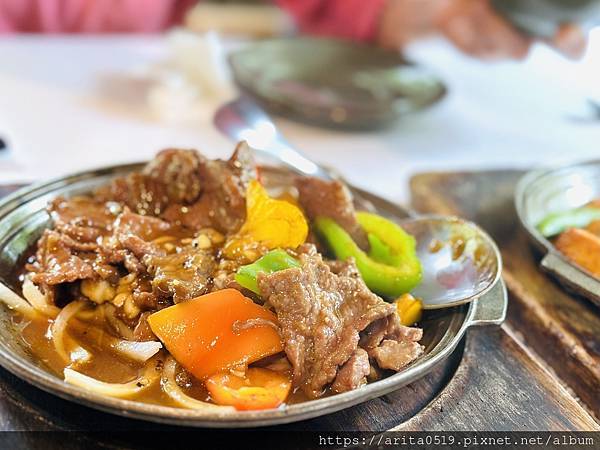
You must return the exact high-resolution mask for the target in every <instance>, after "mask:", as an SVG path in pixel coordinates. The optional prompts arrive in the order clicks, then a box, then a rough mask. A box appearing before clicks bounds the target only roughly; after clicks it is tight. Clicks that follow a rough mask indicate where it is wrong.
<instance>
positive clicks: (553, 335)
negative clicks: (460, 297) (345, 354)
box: [0, 171, 600, 448]
mask: <svg viewBox="0 0 600 450" xmlns="http://www.w3.org/2000/svg"><path fill="white" fill-rule="evenodd" d="M520 175H521V173H519V172H512V171H495V172H485V173H451V174H421V175H417V176H415V177H413V179H412V180H411V190H412V194H413V206H414V207H415V208H416V209H417V210H419V211H422V212H436V213H443V214H457V215H461V216H463V217H466V218H468V219H472V220H475V221H477V222H478V223H480V224H481V225H482V226H483V227H484V228H486V229H487V230H488V231H489V232H490V233H491V234H492V235H493V236H494V238H495V239H496V240H497V242H498V243H499V245H500V247H501V250H502V254H503V257H504V264H505V273H504V278H505V281H506V282H507V285H508V287H509V290H510V304H509V309H508V319H507V321H506V323H505V324H504V325H502V326H501V327H484V328H475V329H471V330H470V331H469V332H468V334H467V336H466V338H465V339H464V340H463V342H462V344H461V345H460V346H459V348H458V349H457V350H456V351H455V352H454V354H453V355H452V356H451V357H450V358H449V359H448V360H447V361H446V362H445V363H444V364H442V365H441V366H440V367H438V368H437V369H436V370H435V371H433V372H431V373H430V374H429V375H427V376H426V377H424V378H423V379H421V380H419V381H417V382H415V383H413V384H411V385H409V386H407V387H405V388H403V389H400V390H398V391H396V392H394V393H392V394H390V395H387V396H385V397H382V398H378V399H374V400H371V401H369V402H367V403H364V404H362V405H358V406H356V407H354V408H351V409H349V410H346V411H342V412H339V413H336V414H332V415H329V416H326V417H322V418H318V419H312V420H308V421H305V422H300V423H296V424H290V425H285V426H280V427H276V428H272V429H271V430H274V431H290V430H322V431H328V432H335V431H348V430H362V431H385V430H399V431H417V430H447V431H452V430H474V431H475V430H498V431H509V430H556V431H558V430H594V431H600V424H599V422H598V418H599V417H600V398H599V393H600V310H598V308H596V307H594V306H593V305H592V304H590V303H589V302H587V301H585V300H583V299H579V298H574V297H571V296H569V295H568V294H566V293H565V292H563V291H562V290H561V288H560V287H559V286H558V285H556V284H555V283H554V282H552V281H551V280H550V279H549V278H548V277H547V276H546V275H544V274H542V273H541V272H540V271H539V270H538V268H537V259H536V258H537V256H536V255H535V254H533V253H532V250H531V247H530V246H529V245H528V243H527V242H526V238H525V236H524V234H523V233H522V232H521V231H520V230H519V228H518V226H517V224H516V216H515V213H514V209H513V207H512V189H513V187H514V184H515V181H516V180H517V179H518V177H519V176H520ZM13 189H14V187H13V186H6V187H3V188H0V195H4V194H6V193H7V192H9V191H11V190H13ZM0 430H22V431H51V430H58V431H60V430H80V431H86V432H90V431H96V432H100V433H95V434H92V435H85V434H77V435H76V440H75V441H74V442H73V445H75V446H76V447H77V446H83V445H88V443H93V444H98V443H101V444H102V445H105V446H108V447H114V446H116V447H123V446H125V447H129V446H132V447H134V446H136V444H139V443H140V439H144V437H143V436H144V433H130V434H128V435H121V436H119V437H114V436H111V434H110V433H107V432H108V431H115V430H121V431H125V430H126V431H133V432H136V431H144V430H154V431H157V430H158V431H173V430H176V431H177V432H180V431H181V429H179V428H177V427H171V426H159V425H156V424H150V423H145V422H141V421H137V420H132V419H124V418H121V417H116V416H112V415H109V414H105V413H102V412H98V411H94V410H91V409H88V408H85V407H82V406H79V405H76V404H73V403H70V402H67V401H64V400H61V399H58V398H56V397H54V396H52V395H49V394H46V393H44V392H42V391H40V390H38V389H36V388H34V387H31V386H29V385H27V384H26V383H24V382H23V381H21V380H19V379H16V378H15V377H14V376H12V375H11V374H9V373H8V372H6V371H4V370H0ZM32 436H35V435H31V434H30V433H29V434H28V433H25V434H18V435H14V436H13V439H14V440H15V443H17V444H20V445H24V443H25V445H26V443H27V442H29V441H30V440H31V439H34V438H32ZM52 436H55V435H54V434H53V435H52ZM59 436H60V435H59ZM237 436H239V435H237ZM43 439H44V441H43V442H44V444H45V445H44V447H45V448H64V447H65V441H64V439H54V438H53V439H50V440H49V439H48V438H47V437H45V438H43ZM146 439H147V436H146ZM146 442H147V441H146Z"/></svg>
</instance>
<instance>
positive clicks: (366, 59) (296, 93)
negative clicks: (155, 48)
mask: <svg viewBox="0 0 600 450" xmlns="http://www.w3.org/2000/svg"><path fill="white" fill-rule="evenodd" d="M229 61H230V64H231V67H232V70H233V75H234V79H235V81H236V83H237V84H238V85H239V86H240V88H241V89H242V91H244V92H245V93H246V94H248V95H250V96H252V97H254V98H255V99H256V100H257V101H259V102H260V103H262V105H263V106H265V107H266V108H267V109H269V110H271V111H273V112H275V113H279V114H283V115H286V116H289V117H291V118H294V119H298V120H301V121H304V122H309V123H312V124H316V125H322V126H328V127H335V128H347V129H371V128H380V127H382V126H385V125H389V124H391V123H392V122H393V121H394V120H396V119H397V118H398V117H400V116H402V115H404V114H407V113H411V112H413V111H416V110H420V109H423V108H425V107H427V106H430V105H432V104H434V103H436V102H437V101H438V100H440V99H441V98H442V97H443V96H444V94H445V93H446V87H445V86H444V84H443V83H442V82H441V81H440V79H438V78H437V77H436V76H435V75H433V74H432V73H431V72H429V71H428V70H426V69H425V68H422V67H419V66H416V65H414V64H412V63H410V62H408V61H406V60H405V59H403V58H402V56H401V55H400V54H399V53H398V52H395V51H390V50H385V49H382V48H378V47H371V46H368V45H360V44H356V43H352V42H348V41H342V40H334V39H320V38H299V39H298V38H296V39H274V40H267V41H262V42H259V43H256V44H253V45H250V46H248V47H245V48H244V49H242V50H239V51H237V52H234V53H233V54H231V56H230V59H229Z"/></svg>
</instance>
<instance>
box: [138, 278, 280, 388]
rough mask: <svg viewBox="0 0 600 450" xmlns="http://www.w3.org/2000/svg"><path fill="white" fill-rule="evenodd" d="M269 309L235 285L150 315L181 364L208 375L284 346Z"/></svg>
mask: <svg viewBox="0 0 600 450" xmlns="http://www.w3.org/2000/svg"><path fill="white" fill-rule="evenodd" d="M268 322H272V323H273V324H276V323H277V317H276V316H275V314H273V313H272V312H271V311H269V310H267V309H265V308H263V307H262V306H259V305H257V304H255V303H254V302H253V301H252V300H250V299H249V298H246V297H244V296H243V295H242V294H241V293H240V292H239V291H237V290H235V289H223V290H221V291H216V292H213V293H211V294H207V295H203V296H201V297H198V298H195V299H193V300H188V301H185V302H182V303H178V304H176V305H174V306H171V307H169V308H165V309H162V310H160V311H158V312H156V313H154V314H152V315H151V316H149V317H148V323H149V324H150V328H151V329H152V331H153V332H154V334H155V335H156V336H157V337H158V338H159V339H160V340H161V341H162V342H163V344H164V345H165V347H166V348H167V350H169V352H170V353H171V354H172V355H173V357H174V358H175V359H176V360H177V362H178V363H179V364H181V365H182V366H183V367H185V369H186V370H188V371H189V372H190V373H191V374H192V375H194V376H195V377H197V378H199V379H204V378H206V377H208V376H210V375H212V374H214V373H217V372H221V371H224V370H227V369H230V368H233V367H237V366H240V365H247V364H250V363H252V362H254V361H257V360H259V359H262V358H264V357H266V356H269V355H273V354H275V353H279V352H281V351H282V350H283V346H282V343H281V339H280V337H279V334H278V332H277V329H276V327H274V326H271V325H270V324H269V323H268Z"/></svg>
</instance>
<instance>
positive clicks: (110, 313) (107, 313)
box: [103, 303, 133, 341]
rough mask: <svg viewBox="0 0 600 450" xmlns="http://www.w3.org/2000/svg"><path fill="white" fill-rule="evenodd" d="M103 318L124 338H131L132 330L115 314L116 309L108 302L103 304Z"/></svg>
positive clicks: (129, 339)
mask: <svg viewBox="0 0 600 450" xmlns="http://www.w3.org/2000/svg"><path fill="white" fill-rule="evenodd" d="M103 306H104V309H103V312H104V318H105V320H106V321H107V322H108V323H109V324H110V325H111V327H113V328H114V330H115V331H116V332H117V333H118V335H119V336H121V337H122V338H124V339H127V340H128V341H132V340H133V331H132V330H131V328H129V327H128V326H127V325H125V323H124V322H123V321H122V320H121V319H119V318H118V317H117V316H116V314H115V313H116V311H117V309H116V308H115V306H114V305H112V304H110V303H105V304H104V305H103Z"/></svg>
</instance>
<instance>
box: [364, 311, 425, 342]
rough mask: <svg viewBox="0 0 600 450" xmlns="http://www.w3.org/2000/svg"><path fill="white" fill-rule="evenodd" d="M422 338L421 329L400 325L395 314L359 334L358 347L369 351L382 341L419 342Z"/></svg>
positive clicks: (374, 323)
mask: <svg viewBox="0 0 600 450" xmlns="http://www.w3.org/2000/svg"><path fill="white" fill-rule="evenodd" d="M422 337H423V330H422V329H421V328H414V327H406V326H404V325H402V324H401V323H400V319H399V318H398V315H397V314H392V315H390V316H388V317H386V318H384V319H381V320H378V321H377V322H373V323H372V324H371V325H369V326H368V327H367V328H366V329H365V331H364V332H363V333H362V334H361V338H360V346H361V347H362V348H364V349H365V350H367V351H369V350H371V349H374V348H376V347H377V346H378V345H379V344H380V343H381V342H382V341H383V340H384V339H394V340H407V341H414V342H417V341H420V340H421V338H422Z"/></svg>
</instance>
